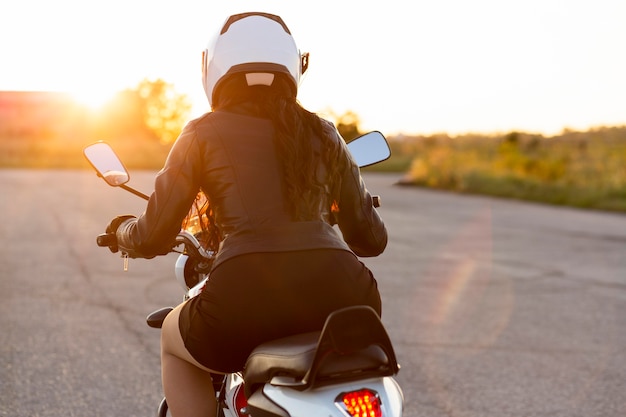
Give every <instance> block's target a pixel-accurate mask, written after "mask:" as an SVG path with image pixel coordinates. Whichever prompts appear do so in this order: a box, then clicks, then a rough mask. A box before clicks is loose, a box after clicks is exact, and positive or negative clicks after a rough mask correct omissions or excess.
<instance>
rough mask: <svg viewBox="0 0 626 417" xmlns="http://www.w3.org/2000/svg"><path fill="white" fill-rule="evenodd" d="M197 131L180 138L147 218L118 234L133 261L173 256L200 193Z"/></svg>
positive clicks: (160, 177)
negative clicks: (177, 237) (183, 227)
mask: <svg viewBox="0 0 626 417" xmlns="http://www.w3.org/2000/svg"><path fill="white" fill-rule="evenodd" d="M197 147H198V143H197V140H196V135H195V129H194V128H193V124H188V125H187V126H185V129H184V130H183V132H182V133H181V135H180V136H179V137H178V139H177V140H176V142H175V143H174V145H173V146H172V149H171V151H170V153H169V155H168V157H167V160H166V162H165V165H164V167H163V168H162V169H161V171H159V173H158V174H157V177H156V179H155V189H154V192H153V193H152V195H151V196H150V199H149V200H148V205H147V207H146V210H145V211H144V212H143V214H142V215H141V216H139V217H137V218H136V219H132V220H128V221H126V222H124V224H122V225H121V226H120V228H119V229H118V231H117V233H116V234H117V240H118V246H119V247H120V249H122V250H125V251H126V252H128V253H129V255H130V256H133V257H142V258H151V257H154V256H156V255H165V254H167V253H169V252H170V250H171V249H172V246H173V244H174V240H175V238H176V235H177V234H178V232H180V228H181V223H182V221H183V219H184V218H185V216H186V215H187V213H188V212H189V208H190V207H191V205H192V203H193V201H194V199H195V197H196V195H197V193H198V191H199V189H200V186H199V180H198V178H199V175H198V173H197V172H196V171H197V170H199V167H200V166H201V165H200V162H199V161H197V159H198V158H200V154H201V153H200V152H199V150H198V149H197Z"/></svg>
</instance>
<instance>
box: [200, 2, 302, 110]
mask: <svg viewBox="0 0 626 417" xmlns="http://www.w3.org/2000/svg"><path fill="white" fill-rule="evenodd" d="M308 64H309V54H308V53H305V54H300V51H299V50H298V48H297V47H296V43H295V41H294V39H293V37H292V36H291V32H289V29H288V28H287V25H285V22H283V20H282V19H281V18H280V17H279V16H276V15H272V14H269V13H257V12H252V13H242V14H237V15H233V16H231V17H229V18H228V19H227V20H226V23H224V26H223V27H222V29H221V31H220V32H219V34H218V35H217V36H216V37H215V39H213V41H212V42H210V43H209V45H208V47H207V48H206V49H205V50H204V52H203V53H202V84H203V86H204V91H205V93H206V96H207V98H208V99H209V104H210V105H211V106H213V103H215V101H216V100H215V98H216V92H217V90H218V87H219V86H220V83H221V82H222V81H223V80H224V79H226V78H227V77H228V76H230V75H232V74H241V73H245V77H246V81H247V84H248V85H249V86H250V85H272V82H273V81H274V76H275V74H280V73H282V74H286V75H288V77H287V78H288V79H290V80H291V81H293V92H294V95H295V94H296V93H297V91H298V85H299V84H300V77H301V76H302V74H304V72H305V71H306V69H307V67H308Z"/></svg>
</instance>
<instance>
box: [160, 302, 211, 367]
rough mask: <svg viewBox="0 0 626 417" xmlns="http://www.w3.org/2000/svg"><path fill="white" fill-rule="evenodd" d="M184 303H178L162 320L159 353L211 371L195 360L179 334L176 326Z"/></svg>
mask: <svg viewBox="0 0 626 417" xmlns="http://www.w3.org/2000/svg"><path fill="white" fill-rule="evenodd" d="M184 305H185V303H182V304H179V305H178V306H177V307H176V308H175V309H174V310H172V311H171V312H170V313H169V314H168V315H167V317H166V318H165V320H164V321H163V327H162V328H161V354H162V355H165V354H168V355H172V356H176V357H177V358H180V359H182V360H184V361H186V362H189V363H191V364H192V365H195V366H197V367H198V368H200V369H203V370H205V371H209V372H213V371H212V370H211V369H209V368H207V367H205V366H203V365H202V364H200V362H198V361H197V360H195V359H194V358H193V356H192V355H191V353H189V351H188V350H187V348H186V347H185V343H184V342H183V338H182V336H181V334H180V328H179V326H178V318H179V316H180V310H181V309H182V307H183V306H184Z"/></svg>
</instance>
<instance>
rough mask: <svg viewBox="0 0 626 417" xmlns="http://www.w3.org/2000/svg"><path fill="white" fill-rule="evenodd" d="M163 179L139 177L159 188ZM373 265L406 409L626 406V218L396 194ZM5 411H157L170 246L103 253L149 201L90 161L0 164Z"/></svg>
mask: <svg viewBox="0 0 626 417" xmlns="http://www.w3.org/2000/svg"><path fill="white" fill-rule="evenodd" d="M153 175H154V174H153V173H150V172H139V173H135V174H133V178H132V179H131V183H132V184H133V185H135V186H136V187H137V188H139V189H140V190H142V191H150V189H151V187H152V179H153ZM396 179H397V177H396V176H394V175H386V174H368V175H366V183H367V184H368V187H369V188H370V190H371V191H372V192H373V193H376V194H380V195H381V196H382V202H383V205H382V207H381V208H380V209H379V210H380V212H381V214H382V216H383V217H384V218H385V221H386V223H387V225H388V228H389V234H390V242H389V246H388V248H387V251H386V252H385V253H384V254H383V255H382V256H380V257H378V258H374V259H366V260H365V262H366V263H367V264H368V265H369V266H370V267H371V269H372V270H373V271H374V273H375V275H376V276H377V279H378V282H379V287H380V290H381V293H382V296H383V321H384V322H385V324H386V325H387V327H388V330H389V333H390V336H391V339H392V341H393V342H394V344H395V347H396V351H397V352H396V353H397V355H398V358H399V361H400V363H401V365H402V369H401V371H400V374H399V375H398V380H399V382H400V383H401V385H402V387H403V389H404V393H405V403H406V404H405V413H404V415H405V416H408V417H418V416H428V417H452V416H454V417H474V416H476V417H478V416H481V417H485V416H494V417H496V416H497V417H508V416H510V417H519V416H550V417H561V416H562V417H566V416H567V417H575V416H581V417H582V416H585V417H590V416H598V417H609V416H616V417H617V416H624V415H626V216H623V215H616V214H608V213H598V212H585V211H581V210H572V209H566V208H556V207H549V206H542V205H534V204H527V203H521V202H515V201H508V200H498V199H491V198H484V197H472V196H458V195H454V194H449V193H443V192H436V191H427V190H420V189H416V188H407V187H399V186H394V185H393V184H394V182H395V181H396ZM0 190H1V194H2V196H1V197H0V198H1V200H0V216H1V218H2V222H1V223H0V237H1V239H0V242H1V245H2V250H1V251H0V330H1V331H0V416H3V417H4V416H10V417H32V416H38V417H49V416H63V417H69V416H76V417H83V416H91V417H97V416H117V415H119V416H126V417H131V416H137V417H139V416H153V415H154V413H155V410H156V407H157V404H158V402H159V401H160V399H161V396H162V394H161V384H160V379H159V378H160V376H159V375H160V371H159V332H158V331H157V330H154V329H150V328H148V327H147V326H146V325H145V316H146V315H147V313H149V312H150V311H152V310H155V309H157V308H159V307H162V306H166V305H174V304H176V303H178V302H179V301H180V299H181V293H180V291H179V288H178V285H177V284H176V282H175V280H174V278H173V275H172V270H173V263H174V260H175V255H168V256H166V257H161V258H156V259H153V260H131V261H130V269H129V271H128V272H123V271H122V260H121V259H120V258H119V257H118V256H117V255H113V254H111V253H109V252H108V251H107V250H106V249H101V248H98V247H96V245H95V243H94V241H95V236H96V235H97V234H98V233H100V232H101V231H102V229H103V227H104V226H105V225H106V223H107V222H108V221H109V220H110V218H112V217H113V216H114V215H117V214H122V213H131V214H138V213H140V212H141V210H142V208H143V205H144V202H143V201H141V200H140V199H138V198H136V197H134V196H132V195H131V194H129V193H126V192H124V191H123V190H120V189H114V188H111V187H108V186H107V185H105V184H104V182H102V181H101V180H100V179H98V178H96V176H95V175H94V174H92V173H91V172H89V171H21V170H0Z"/></svg>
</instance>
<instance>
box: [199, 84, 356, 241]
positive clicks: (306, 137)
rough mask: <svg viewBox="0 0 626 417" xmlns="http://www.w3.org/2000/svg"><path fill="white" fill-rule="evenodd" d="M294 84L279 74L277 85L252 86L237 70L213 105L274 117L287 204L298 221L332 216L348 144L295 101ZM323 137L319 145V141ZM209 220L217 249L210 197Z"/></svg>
mask: <svg viewBox="0 0 626 417" xmlns="http://www.w3.org/2000/svg"><path fill="white" fill-rule="evenodd" d="M292 84H293V83H292V82H291V81H290V80H289V79H287V78H286V76H284V75H282V74H276V75H275V79H274V82H273V83H272V86H271V87H269V86H261V85H256V86H248V85H247V83H246V80H245V75H244V74H238V75H233V76H231V77H229V78H228V79H227V80H225V81H224V82H222V83H220V88H219V90H216V99H215V100H214V103H213V108H214V110H220V109H227V108H232V107H236V106H245V107H246V110H247V111H251V112H253V114H255V115H256V116H259V117H265V118H268V119H270V120H271V121H272V125H273V127H274V132H275V133H274V145H275V146H276V149H277V152H278V155H279V161H280V162H281V164H282V167H281V168H282V174H283V175H282V180H283V184H284V187H285V190H286V194H285V201H284V203H285V207H286V209H287V212H288V213H289V214H290V215H291V218H292V220H294V221H309V220H316V219H318V218H319V216H320V213H319V211H320V207H322V206H321V204H327V205H328V206H327V207H322V210H323V211H325V212H327V214H328V215H329V216H330V215H331V206H332V207H336V202H337V200H338V193H339V187H338V185H339V184H338V183H337V181H338V177H339V176H338V175H337V173H338V172H339V171H340V169H341V166H342V164H343V163H345V162H343V160H344V159H343V158H341V155H342V152H343V147H342V145H341V143H339V141H338V140H337V138H336V136H335V133H334V132H333V131H332V130H331V129H332V127H331V125H330V124H329V123H327V122H324V121H323V120H322V119H321V118H320V117H319V116H318V115H316V114H315V113H312V112H310V111H308V110H306V109H305V108H304V107H302V106H301V105H300V103H299V102H298V101H297V100H296V97H295V92H294V90H293V85H292ZM316 138H318V139H319V144H317V143H316ZM199 211H200V212H202V213H204V214H205V216H204V217H206V219H204V221H203V222H202V224H203V230H204V231H205V232H207V231H208V232H209V233H208V236H207V239H206V240H207V241H208V242H210V244H209V248H208V249H211V250H217V245H218V244H219V241H220V240H221V239H220V238H221V236H220V234H219V230H217V226H216V224H215V219H214V217H213V215H212V214H213V213H212V210H211V208H210V201H206V203H205V206H204V207H203V208H200V210H199Z"/></svg>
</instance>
